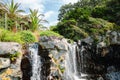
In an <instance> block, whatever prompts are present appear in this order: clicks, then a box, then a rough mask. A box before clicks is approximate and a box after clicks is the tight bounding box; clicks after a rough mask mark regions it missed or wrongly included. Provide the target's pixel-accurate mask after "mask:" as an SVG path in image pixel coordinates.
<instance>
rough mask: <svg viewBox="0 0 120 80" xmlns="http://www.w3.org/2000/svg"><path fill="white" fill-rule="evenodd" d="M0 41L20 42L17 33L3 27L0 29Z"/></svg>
mask: <svg viewBox="0 0 120 80" xmlns="http://www.w3.org/2000/svg"><path fill="white" fill-rule="evenodd" d="M0 41H2V42H18V43H22V41H21V39H20V35H19V34H17V33H13V32H10V31H7V30H4V29H0Z"/></svg>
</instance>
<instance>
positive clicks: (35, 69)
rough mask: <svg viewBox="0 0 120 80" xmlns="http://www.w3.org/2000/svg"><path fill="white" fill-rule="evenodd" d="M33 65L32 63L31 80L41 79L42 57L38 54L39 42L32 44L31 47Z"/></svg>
mask: <svg viewBox="0 0 120 80" xmlns="http://www.w3.org/2000/svg"><path fill="white" fill-rule="evenodd" d="M29 51H30V57H31V60H30V61H31V65H32V76H31V80H41V58H40V56H39V55H38V44H36V43H34V44H31V45H30V47H29Z"/></svg>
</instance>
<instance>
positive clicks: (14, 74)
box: [0, 42, 22, 80]
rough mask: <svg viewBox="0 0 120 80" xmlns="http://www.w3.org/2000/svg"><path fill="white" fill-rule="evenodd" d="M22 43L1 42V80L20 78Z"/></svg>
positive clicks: (16, 79)
mask: <svg viewBox="0 0 120 80" xmlns="http://www.w3.org/2000/svg"><path fill="white" fill-rule="evenodd" d="M21 48H22V47H21V45H20V44H18V43H14V42H0V80H20V78H21V76H22V75H21V70H20V63H21V55H22V54H21Z"/></svg>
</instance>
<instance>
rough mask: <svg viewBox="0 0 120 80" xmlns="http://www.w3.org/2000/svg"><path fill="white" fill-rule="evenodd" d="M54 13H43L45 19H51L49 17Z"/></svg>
mask: <svg viewBox="0 0 120 80" xmlns="http://www.w3.org/2000/svg"><path fill="white" fill-rule="evenodd" d="M54 13H55V12H54V11H48V12H46V13H45V19H48V18H51V15H53V14H54Z"/></svg>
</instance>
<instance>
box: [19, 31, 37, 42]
mask: <svg viewBox="0 0 120 80" xmlns="http://www.w3.org/2000/svg"><path fill="white" fill-rule="evenodd" d="M18 34H19V35H20V39H21V41H22V42H23V43H32V42H35V41H36V40H35V36H34V35H33V34H32V32H30V31H21V32H19V33H18Z"/></svg>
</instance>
